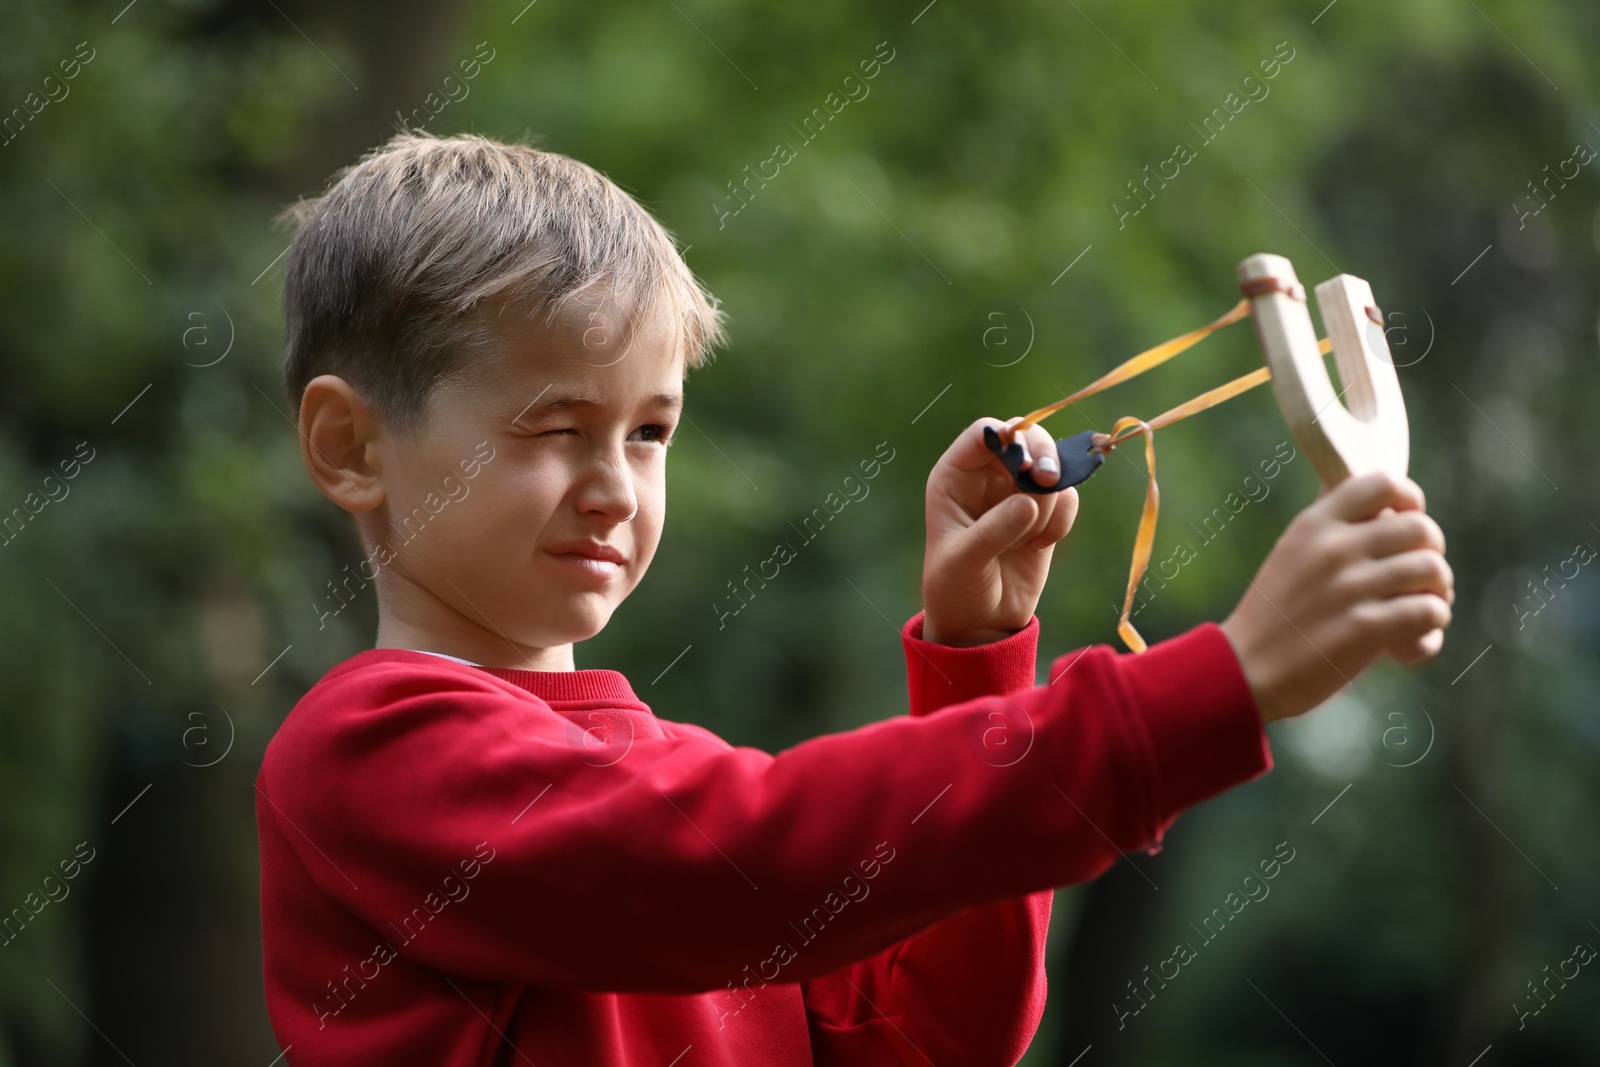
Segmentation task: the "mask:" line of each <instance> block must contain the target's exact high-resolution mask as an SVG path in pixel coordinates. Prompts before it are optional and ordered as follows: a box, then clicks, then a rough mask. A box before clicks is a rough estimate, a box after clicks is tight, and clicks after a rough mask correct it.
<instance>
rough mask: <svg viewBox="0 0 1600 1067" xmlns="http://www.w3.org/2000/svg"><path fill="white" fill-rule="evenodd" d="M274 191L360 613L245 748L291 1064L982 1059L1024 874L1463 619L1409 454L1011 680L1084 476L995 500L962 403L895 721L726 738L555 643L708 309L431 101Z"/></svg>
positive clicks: (1088, 863)
mask: <svg viewBox="0 0 1600 1067" xmlns="http://www.w3.org/2000/svg"><path fill="white" fill-rule="evenodd" d="M301 215H302V218H303V225H302V227H301V229H300V232H299V234H298V235H297V237H296V239H295V242H294V246H293V250H292V252H291V254H290V258H289V268H288V270H289V279H288V283H287V288H286V294H285V305H286V314H287V321H288V330H287V333H288V337H287V348H286V377H287V381H288V386H289V389H290V394H291V396H292V397H293V398H294V400H295V401H296V403H297V404H298V406H299V411H300V431H301V452H302V457H303V459H304V462H305V466H306V469H307V471H308V472H309V473H310V475H311V477H312V480H313V481H315V482H316V484H317V486H318V488H319V489H320V490H321V491H322V492H323V493H324V494H325V495H326V496H327V497H329V498H330V499H331V500H333V501H334V502H335V503H336V504H338V505H339V506H340V507H342V508H344V509H345V510H347V511H349V512H350V513H351V514H352V515H353V516H354V520H355V523H356V526H357V529H358V531H359V534H360V536H361V540H362V542H363V546H364V548H366V549H367V550H368V551H369V552H370V553H371V555H370V566H371V568H373V569H372V570H371V571H370V573H371V574H372V576H373V577H374V579H375V582H376V588H377V597H378V604H379V619H380V621H379V626H378V635H377V643H376V644H377V647H376V648H374V649H372V650H369V651H366V652H362V653H360V654H359V655H357V656H354V657H352V658H351V659H349V660H346V661H345V662H343V663H341V664H338V665H337V666H335V667H334V668H333V669H332V670H330V671H329V672H328V674H327V675H326V676H325V677H324V678H323V679H322V680H321V681H320V682H319V683H318V684H317V685H316V686H315V687H314V688H313V689H312V690H311V691H310V692H309V693H308V694H306V696H305V697H304V698H303V699H302V700H301V701H300V702H299V703H298V704H297V705H296V707H295V708H294V710H293V711H292V712H291V713H290V714H289V716H288V718H287V719H286V720H285V721H284V723H283V725H282V727H281V728H280V729H279V731H278V733H277V735H276V736H275V737H274V738H273V740H272V743H271V744H270V745H269V746H268V749H267V752H266V755H265V758H264V760H263V764H262V768H261V772H260V776H259V778H258V783H257V788H258V799H257V805H256V808H257V822H258V828H259V832H260V838H261V880H262V930H263V939H264V946H265V971H266V991H267V1003H268V1009H269V1014H270V1016H271V1019H272V1024H273V1027H274V1029H275V1031H276V1033H277V1035H278V1037H279V1039H280V1041H281V1042H282V1044H283V1045H284V1046H285V1047H286V1052H287V1059H288V1060H289V1061H290V1062H291V1063H294V1064H296V1065H316V1064H452V1065H462V1067H466V1065H490V1064H496V1065H499V1064H513V1063H526V1064H538V1065H539V1067H547V1065H566V1064H572V1065H622V1064H629V1065H634V1064H652V1065H660V1067H668V1065H673V1064H677V1065H680V1067H700V1065H730V1067H731V1065H736V1064H761V1065H777V1067H797V1065H800V1064H812V1063H818V1064H883V1063H903V1064H912V1063H918V1064H921V1063H928V1062H932V1063H937V1064H939V1065H940V1067H957V1065H966V1064H1013V1063H1015V1062H1016V1060H1017V1059H1018V1058H1019V1057H1020V1056H1021V1055H1022V1052H1023V1050H1024V1049H1025V1048H1026V1047H1027V1044H1028V1041H1029V1040H1030V1038H1031V1037H1032V1035H1033V1032H1034V1029H1035V1027H1036V1026H1037V1025H1038V1022H1039V1018H1040V1015H1041V1013H1042V1011H1043V1007H1044V998H1045V972H1044V946H1045V934H1046V928H1047V924H1048V921H1049V913H1050V901H1051V889H1052V887H1054V886H1058V885H1063V884H1067V883H1072V882H1078V881H1083V880H1085V879H1088V878H1092V877H1094V876H1095V875H1097V874H1098V873H1100V872H1101V871H1103V870H1104V869H1105V868H1106V867H1107V866H1109V865H1110V864H1111V863H1112V862H1114V861H1115V860H1116V858H1117V857H1118V855H1119V854H1120V853H1121V852H1124V851H1131V850H1134V849H1142V848H1149V847H1151V846H1152V845H1153V844H1154V843H1156V842H1157V841H1159V840H1160V838H1161V835H1162V832H1163V830H1164V829H1165V827H1166V826H1167V825H1168V824H1170V822H1171V821H1172V819H1173V818H1174V817H1175V816H1176V815H1177V813H1178V812H1179V811H1180V810H1182V809H1183V808H1185V807H1187V806H1189V805H1191V804H1194V803H1196V802H1198V801H1199V800H1202V799H1204V798H1206V797H1208V796H1212V795H1214V794H1216V793H1218V792H1221V791H1222V790H1224V789H1227V788H1228V787H1230V786H1232V785H1234V784H1237V783H1240V782H1243V781H1246V780H1248V779H1251V778H1254V777H1255V776H1257V775H1259V774H1261V773H1263V772H1264V771H1265V770H1267V769H1268V768H1269V767H1270V765H1271V763H1270V754H1269V752H1268V749H1267V745H1266V739H1265V734H1264V732H1263V723H1264V722H1265V721H1267V720H1270V719H1273V718H1279V717H1282V716H1286V715H1294V714H1298V713H1300V712H1303V711H1305V710H1307V709H1309V708H1311V707H1313V706H1314V705H1316V704H1318V703H1320V702H1321V701H1322V700H1324V699H1326V698H1327V697H1328V696H1330V695H1331V694H1332V693H1334V692H1335V691H1336V690H1337V689H1339V688H1340V687H1341V686H1342V685H1344V684H1346V683H1347V682H1348V681H1349V680H1350V678H1352V677H1354V676H1355V675H1356V674H1357V673H1359V672H1360V671H1361V670H1362V669H1364V668H1365V667H1366V666H1367V665H1368V664H1369V663H1370V662H1371V661H1372V660H1373V659H1375V658H1376V657H1377V656H1378V655H1379V654H1382V653H1384V652H1387V653H1388V654H1390V655H1393V656H1395V657H1396V658H1399V659H1402V660H1407V661H1414V660H1418V659H1422V658H1425V657H1427V656H1430V655H1432V654H1433V653H1435V652H1436V651H1437V650H1438V648H1439V645H1440V642H1441V640H1442V636H1443V635H1442V628H1443V627H1444V626H1445V625H1447V624H1448V622H1449V617H1450V610H1449V602H1450V601H1452V600H1453V599H1454V593H1453V590H1452V578H1451V575H1450V570H1449V568H1448V566H1447V565H1446V564H1445V562H1444V558H1443V554H1442V553H1443V548H1444V543H1443V539H1442V536H1441V535H1440V532H1439V528H1438V527H1437V525H1435V524H1434V523H1433V521H1432V520H1431V519H1429V518H1428V517H1427V516H1426V515H1425V514H1423V510H1422V509H1423V500H1422V494H1421V492H1420V490H1419V489H1418V488H1417V487H1416V485H1415V484H1414V483H1412V482H1410V481H1409V480H1404V479H1393V478H1389V477H1386V476H1370V477H1363V478H1356V479H1352V480H1350V481H1347V482H1346V483H1344V484H1342V485H1340V486H1339V487H1337V488H1336V489H1334V490H1333V491H1331V492H1329V493H1326V494H1324V495H1323V496H1322V497H1320V498H1319V499H1318V500H1317V501H1316V502H1315V503H1313V504H1312V505H1310V506H1309V507H1308V508H1307V509H1306V510H1305V511H1304V512H1303V513H1301V514H1300V515H1299V516H1298V517H1297V518H1296V519H1295V520H1294V521H1293V522H1292V523H1291V524H1290V525H1289V528H1288V529H1287V531H1286V532H1285V534H1284V535H1283V537H1282V539H1281V540H1280V541H1279V543H1278V544H1277V546H1276V547H1275V548H1274V549H1273V551H1272V553H1271V554H1270V555H1269V557H1268V559H1267V561H1266V563H1265V564H1264V565H1263V566H1262V568H1261V571H1260V573H1259V574H1258V575H1257V577H1256V579H1255V581H1254V582H1253V583H1252V584H1251V587H1250V592H1249V593H1248V594H1247V595H1246V596H1245V597H1244V599H1243V600H1242V601H1241V602H1240V604H1239V606H1238V608H1237V609H1236V610H1235V611H1234V612H1233V613H1232V614H1231V615H1230V616H1229V617H1228V619H1227V620H1226V621H1225V622H1223V623H1222V624H1221V625H1217V624H1214V623H1204V624H1202V625H1200V626H1198V627H1196V628H1195V629H1193V630H1191V631H1189V632H1188V633H1186V634H1183V635H1181V636H1179V637H1176V638H1173V639H1172V640H1169V641H1166V642H1163V643H1160V644H1157V645H1154V646H1152V647H1151V648H1150V650H1149V651H1148V652H1146V653H1144V654H1143V655H1139V656H1132V655H1119V654H1117V653H1115V652H1114V651H1113V650H1112V649H1111V648H1110V647H1109V646H1106V645H1098V646H1095V647H1093V648H1090V649H1087V650H1084V651H1082V652H1080V653H1077V654H1075V655H1073V656H1070V657H1063V658H1062V659H1061V660H1059V661H1058V662H1057V663H1056V664H1055V665H1054V666H1053V667H1052V669H1051V671H1050V677H1051V678H1052V679H1053V681H1052V682H1051V683H1050V684H1049V685H1046V686H1041V687H1037V688H1035V687H1034V686H1033V681H1034V652H1035V647H1036V642H1037V636H1038V622H1037V620H1036V619H1035V617H1034V614H1033V612H1034V607H1035V605H1036V604H1037V602H1038V598H1039V595H1040V592H1041V590H1042V588H1043V584H1044V579H1045V575H1046V572H1047V569H1048V565H1049V561H1050V555H1051V551H1052V546H1053V545H1054V544H1055V543H1056V542H1057V541H1059V540H1060V539H1061V538H1062V537H1063V536H1065V534H1066V533H1067V531H1068V529H1069V528H1070V527H1071V525H1072V520H1073V517H1074V515H1075V513H1076V509H1077V495H1076V493H1075V492H1074V491H1072V490H1067V491H1064V492H1062V493H1059V494H1053V495H1051V496H1047V497H1043V498H1035V497H1030V496H1027V495H1024V494H1020V493H1016V492H1015V491H1014V490H1013V488H1012V485H1011V482H1010V480H1009V477H1008V476H1007V475H1006V474H1005V472H1004V471H1003V470H1002V469H1001V468H1000V465H999V464H998V462H997V461H996V460H995V458H994V456H993V455H992V454H991V453H989V452H988V450H987V449H986V448H985V447H984V446H983V444H982V437H981V434H982V430H983V427H984V426H987V425H997V423H996V422H995V420H993V419H981V420H979V421H978V422H977V423H974V424H973V425H972V426H970V427H968V428H967V430H966V431H965V432H963V433H962V434H961V436H960V437H959V438H958V439H957V440H956V442H955V443H954V444H952V445H951V447H950V449H949V450H948V451H947V452H946V453H945V454H944V456H943V457H941V459H940V460H939V462H938V463H937V464H936V465H935V466H934V468H933V472H932V474H931V475H930V477H929V480H928V491H927V520H928V542H927V555H926V559H925V566H924V578H923V600H924V604H925V611H924V612H923V613H921V614H918V615H917V616H915V617H913V618H912V619H911V620H910V621H909V622H908V623H907V624H906V626H905V629H904V632H903V640H904V645H905V649H906V662H907V665H908V680H909V685H910V694H911V715H910V716H909V717H906V716H900V717H896V718H891V719H887V720H885V721H882V722H877V723H873V724H871V725H868V726H865V727H862V728H860V729H857V730H852V731H849V732H846V733H842V734H834V735H829V736H825V737H819V738H815V739H813V740H810V741H807V742H805V743H803V744H800V745H796V746H795V747H793V748H791V749H789V750H787V751H785V752H783V753H780V754H778V755H776V756H773V755H769V754H767V753H765V752H761V751H759V750H756V749H752V748H734V747H732V746H730V745H728V744H727V743H726V742H724V741H722V740H721V739H719V738H718V737H716V736H715V735H713V734H711V733H710V732H709V731H707V730H705V729H703V728H700V727H697V726H694V725H690V724H686V723H678V722H670V721H667V720H664V719H658V718H656V717H655V716H654V715H653V714H652V713H651V711H650V709H649V708H648V707H646V706H645V705H644V704H643V703H642V702H641V701H640V700H639V699H638V697H636V696H635V695H634V693H633V690H632V689H631V688H630V687H629V684H628V682H627V680H626V679H625V678H624V677H623V676H622V675H621V674H619V673H617V672H615V671H610V670H599V669H589V670H575V669H574V668H573V657H572V646H573V644H574V643H576V642H578V641H582V640H584V639H586V638H588V637H591V636H593V635H594V634H596V633H598V632H599V631H600V630H601V629H602V628H603V627H604V626H605V624H606V622H607V620H608V619H609V618H610V615H611V612H612V611H613V610H615V608H616V607H617V606H618V605H619V604H620V603H621V602H622V600H623V599H624V598H625V597H626V596H627V594H628V593H629V592H630V591H631V590H632V589H633V588H634V586H635V585H637V583H638V582H639V580H640V579H641V578H642V577H643V575H644V572H645V569H646V568H647V567H648V565H649V563H650V559H651V556H652V555H653V553H654V551H655V547H656V544H657V540H658V538H659V535H660V531H661V523H662V514H663V509H664V506H665V494H664V484H665V479H664V470H665V467H664V464H665V451H666V447H667V442H669V441H670V440H671V438H672V435H673V433H674V429H675V426H676V424H677V421H678V418H679V412H680V410H681V408H682V402H683V401H682V384H683V376H684V373H685V370H686V367H691V366H696V365H699V364H700V363H702V362H703V361H704V360H705V358H706V355H707V353H708V352H709V350H710V349H711V348H712V346H713V345H714V344H715V343H716V342H717V341H718V340H719V339H720V336H721V330H720V322H719V313H718V311H717V309H716V305H715V302H714V301H713V300H711V299H710V298H709V297H708V295H707V294H706V293H705V292H704V290H703V289H702V288H701V287H700V286H699V284H698V283H697V282H696V281H695V279H694V278H693V276H692V275H691V274H690V272H689V270H688V268H687V267H686V266H685V265H684V263H683V261H682V259H681V258H680V256H679V255H678V253H677V251H676V249H675V246H674V245H673V243H672V241H671V239H670V238H669V237H668V235H667V234H666V233H665V231H663V230H662V229H661V227H660V226H659V225H658V224H657V223H656V222H655V221H654V220H653V219H652V218H651V217H650V216H649V215H648V214H647V213H646V212H645V211H644V210H643V209H642V208H641V207H640V206H639V205H638V204H636V203H635V202H634V201H633V200H632V199H631V198H629V197H628V196H627V195H626V194H624V193H623V192H622V191H620V190H619V189H618V188H617V187H616V186H614V185H613V184H611V183H610V182H609V181H607V180H606V179H605V178H603V177H601V176H600V175H599V174H598V173H596V172H594V171H593V170H591V169H589V168H588V167H585V166H583V165H582V164H579V163H576V162H574V161H572V160H569V159H565V158H563V157H560V156H557V155H553V154H549V153H544V152H537V151H534V150H532V149H529V148H525V147H520V146H510V145H502V144H497V143H494V142H490V141H487V140H484V139H481V138H475V137H458V138H450V139H443V140H440V139H435V138H433V137H430V136H424V135H421V134H407V135H402V136H399V137H396V138H395V139H394V140H392V141H391V142H389V144H388V145H386V146H385V147H383V148H382V149H379V150H377V151H376V152H374V153H372V154H370V155H369V156H368V157H367V158H365V159H364V160H363V161H362V162H361V163H359V164H358V165H357V166H355V167H353V168H351V169H350V170H348V171H347V172H345V173H344V174H343V176H342V177H341V178H340V180H339V181H338V182H337V184H335V185H334V186H333V187H332V189H331V190H330V191H329V192H328V193H327V194H326V195H324V196H323V197H321V198H320V199H318V200H316V201H314V202H312V203H310V204H309V205H304V206H303V208H302V211H301ZM1025 439H1026V440H1027V441H1028V442H1029V445H1030V447H1031V448H1032V450H1033V454H1035V455H1038V456H1040V457H1041V458H1040V460H1039V461H1038V462H1037V463H1036V464H1033V468H1034V470H1035V471H1036V473H1035V477H1036V478H1038V479H1039V480H1040V481H1041V482H1053V481H1054V480H1055V471H1054V470H1053V468H1052V467H1051V465H1050V464H1049V463H1048V462H1046V460H1045V458H1044V457H1052V456H1053V455H1054V450H1053V449H1052V448H1050V447H1049V438H1048V435H1047V434H1046V433H1045V432H1044V431H1043V430H1042V429H1040V428H1038V427H1034V428H1033V429H1032V430H1030V431H1029V435H1028V436H1027V437H1026V438H1025Z"/></svg>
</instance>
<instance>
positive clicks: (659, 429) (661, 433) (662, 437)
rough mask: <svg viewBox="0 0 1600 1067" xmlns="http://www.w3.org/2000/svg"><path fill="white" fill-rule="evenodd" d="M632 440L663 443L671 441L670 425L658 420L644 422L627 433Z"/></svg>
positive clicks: (667, 443)
mask: <svg viewBox="0 0 1600 1067" xmlns="http://www.w3.org/2000/svg"><path fill="white" fill-rule="evenodd" d="M629 437H630V440H634V441H654V442H658V443H660V444H663V445H669V444H671V443H672V427H670V426H667V425H665V424H663V423H659V422H649V423H645V424H644V425H643V426H641V427H639V428H638V429H637V430H635V431H633V433H632V434H631V435H629Z"/></svg>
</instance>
